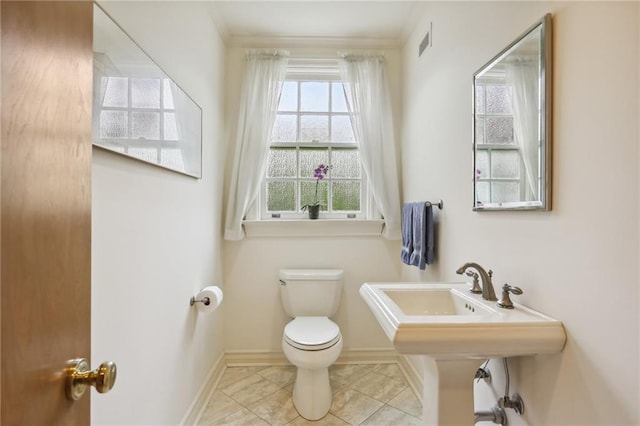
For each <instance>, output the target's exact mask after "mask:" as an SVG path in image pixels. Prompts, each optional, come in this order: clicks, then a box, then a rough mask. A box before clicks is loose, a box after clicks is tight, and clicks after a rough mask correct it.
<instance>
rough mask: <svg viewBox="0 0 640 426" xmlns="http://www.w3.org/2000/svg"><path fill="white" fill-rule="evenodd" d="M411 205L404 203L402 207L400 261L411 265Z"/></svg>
mask: <svg viewBox="0 0 640 426" xmlns="http://www.w3.org/2000/svg"><path fill="white" fill-rule="evenodd" d="M412 228H413V203H405V204H404V205H403V206H402V250H401V252H400V259H401V260H402V263H406V264H407V265H411V254H412V253H413V229H412Z"/></svg>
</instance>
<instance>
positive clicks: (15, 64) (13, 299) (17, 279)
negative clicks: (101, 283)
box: [0, 0, 93, 426]
mask: <svg viewBox="0 0 640 426" xmlns="http://www.w3.org/2000/svg"><path fill="white" fill-rule="evenodd" d="M0 4H1V6H0V7H1V9H0V11H1V27H0V31H1V43H2V53H1V59H2V62H1V65H2V80H1V84H2V130H1V135H2V139H1V146H2V151H1V154H0V175H1V180H0V212H1V215H0V280H1V281H0V340H1V345H2V346H1V349H2V357H1V358H2V360H1V367H0V385H1V386H0V402H1V403H0V423H1V424H2V425H3V426H13V425H18V426H37V425H57V424H66V425H86V424H89V396H88V393H87V394H85V396H84V397H83V398H82V399H81V400H79V401H76V402H71V401H68V400H67V399H66V398H65V391H64V374H63V371H64V370H65V366H66V365H65V364H66V361H67V360H69V359H72V358H78V357H84V358H87V359H89V355H90V349H91V346H90V330H91V328H90V326H91V323H90V322H91V318H90V309H91V96H92V24H93V23H92V20H93V14H92V3H91V2H84V1H81V2H76V1H70V2H58V1H42V2H31V1H15V2H13V1H4V0H3V1H2V2H1V3H0Z"/></svg>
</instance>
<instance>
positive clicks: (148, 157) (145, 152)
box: [129, 147, 158, 163]
mask: <svg viewBox="0 0 640 426" xmlns="http://www.w3.org/2000/svg"><path fill="white" fill-rule="evenodd" d="M129 155H131V156H132V157H136V158H139V159H141V160H144V161H149V162H151V163H157V162H158V150H157V149H155V148H136V147H133V148H129Z"/></svg>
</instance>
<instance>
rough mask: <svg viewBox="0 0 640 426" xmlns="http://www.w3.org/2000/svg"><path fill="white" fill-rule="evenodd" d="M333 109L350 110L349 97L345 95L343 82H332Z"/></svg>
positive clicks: (335, 110) (339, 110)
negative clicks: (348, 107) (348, 105)
mask: <svg viewBox="0 0 640 426" xmlns="http://www.w3.org/2000/svg"><path fill="white" fill-rule="evenodd" d="M331 111H333V112H348V109H347V99H346V98H345V96H344V88H343V87H342V83H332V84H331Z"/></svg>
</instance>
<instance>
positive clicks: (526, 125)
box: [506, 60, 540, 201]
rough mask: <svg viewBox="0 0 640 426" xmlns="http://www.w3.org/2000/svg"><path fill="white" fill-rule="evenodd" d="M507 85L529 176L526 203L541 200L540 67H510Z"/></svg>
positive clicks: (530, 64)
mask: <svg viewBox="0 0 640 426" xmlns="http://www.w3.org/2000/svg"><path fill="white" fill-rule="evenodd" d="M506 79H507V84H508V85H510V86H511V88H512V95H511V101H512V102H511V106H512V108H513V130H514V133H515V139H516V143H517V144H518V145H519V146H520V154H521V155H522V162H523V164H524V172H525V176H526V182H525V188H524V191H525V192H524V196H525V198H524V200H525V201H536V200H539V198H540V197H539V194H538V192H539V191H538V162H539V159H538V158H539V150H540V137H539V133H538V125H539V123H540V120H539V117H538V115H539V110H538V108H539V105H540V100H539V90H538V88H539V83H538V63H537V62H536V61H530V60H528V61H527V60H522V61H516V62H513V63H508V64H507V67H506Z"/></svg>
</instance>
